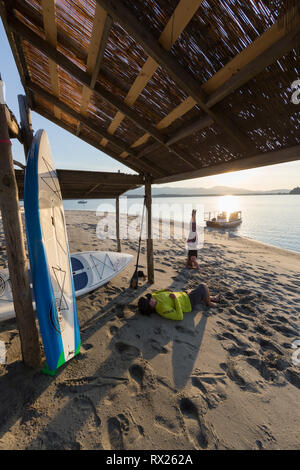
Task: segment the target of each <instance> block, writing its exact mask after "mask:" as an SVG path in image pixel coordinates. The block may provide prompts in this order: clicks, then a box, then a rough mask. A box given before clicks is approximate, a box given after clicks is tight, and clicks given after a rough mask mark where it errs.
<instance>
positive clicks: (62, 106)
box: [26, 82, 162, 174]
mask: <svg viewBox="0 0 300 470" xmlns="http://www.w3.org/2000/svg"><path fill="white" fill-rule="evenodd" d="M26 88H28V89H30V90H32V91H33V92H34V93H37V94H38V95H40V96H41V97H43V98H44V99H45V100H47V101H49V102H50V103H51V102H52V103H53V104H54V105H55V106H56V107H57V108H58V109H60V110H61V111H63V112H64V113H66V114H69V115H70V116H72V117H73V118H75V119H76V120H77V121H79V122H81V123H82V124H84V125H85V126H87V127H88V128H89V129H91V130H92V131H93V132H95V133H96V134H97V135H98V136H99V137H101V136H102V137H105V138H107V139H108V140H110V142H111V143H112V144H113V145H115V146H116V147H118V148H119V149H120V150H122V151H126V152H128V153H130V155H131V156H132V157H136V155H135V153H134V151H133V150H132V149H130V148H129V147H127V146H126V143H124V142H123V141H121V140H120V139H118V138H116V137H115V136H113V135H109V134H108V133H107V132H106V130H105V129H103V128H101V127H100V126H99V125H97V124H95V123H94V122H92V121H91V120H90V119H89V118H86V117H84V116H83V115H81V114H79V113H78V112H77V111H75V110H74V109H73V108H71V107H70V106H68V105H67V104H65V103H63V102H62V101H60V100H59V99H58V98H56V97H55V96H53V95H51V94H50V93H48V92H47V91H46V90H44V89H43V88H41V87H40V86H39V85H36V84H35V83H33V82H27V84H26ZM140 163H142V165H143V166H144V169H147V171H150V170H151V173H153V172H155V173H156V174H157V173H159V174H161V173H162V171H158V170H157V169H156V167H155V165H152V166H151V167H150V166H148V165H147V164H146V163H145V164H144V163H143V162H139V165H140Z"/></svg>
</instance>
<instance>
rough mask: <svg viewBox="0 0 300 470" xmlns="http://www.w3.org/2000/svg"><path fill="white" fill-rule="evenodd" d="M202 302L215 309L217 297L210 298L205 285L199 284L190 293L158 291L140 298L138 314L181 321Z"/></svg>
mask: <svg viewBox="0 0 300 470" xmlns="http://www.w3.org/2000/svg"><path fill="white" fill-rule="evenodd" d="M202 301H204V303H205V304H206V305H207V306H208V307H216V306H217V305H216V303H215V302H219V296H216V297H211V295H210V292H209V288H208V286H207V284H204V283H203V284H199V286H198V287H196V288H195V289H193V290H192V291H190V292H172V291H171V290H166V289H162V290H158V291H155V292H152V294H147V295H146V297H141V298H140V299H139V301H138V309H139V312H140V313H141V314H143V315H150V314H151V313H153V312H156V313H158V314H159V315H161V316H162V317H164V318H168V319H169V320H183V314H184V313H187V312H191V311H192V310H193V309H194V307H195V306H196V305H197V304H199V303H201V302H202Z"/></svg>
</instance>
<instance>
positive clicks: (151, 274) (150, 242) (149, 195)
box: [145, 180, 154, 284]
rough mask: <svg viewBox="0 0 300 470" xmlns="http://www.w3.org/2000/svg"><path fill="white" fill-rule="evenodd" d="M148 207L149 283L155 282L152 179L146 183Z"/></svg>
mask: <svg viewBox="0 0 300 470" xmlns="http://www.w3.org/2000/svg"><path fill="white" fill-rule="evenodd" d="M145 196H146V209H147V275H148V282H149V284H154V262H153V239H152V189H151V181H150V180H146V183H145Z"/></svg>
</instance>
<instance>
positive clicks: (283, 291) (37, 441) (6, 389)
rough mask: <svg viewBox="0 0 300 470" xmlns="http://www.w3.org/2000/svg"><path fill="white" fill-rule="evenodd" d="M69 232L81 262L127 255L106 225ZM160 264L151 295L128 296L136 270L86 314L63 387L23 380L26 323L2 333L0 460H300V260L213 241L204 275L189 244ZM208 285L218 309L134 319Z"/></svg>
mask: <svg viewBox="0 0 300 470" xmlns="http://www.w3.org/2000/svg"><path fill="white" fill-rule="evenodd" d="M112 217H113V216H112ZM112 220H113V219H112ZM66 221H67V229H68V236H69V244H70V251H71V252H75V251H87V250H112V251H115V250H116V247H117V244H116V241H115V240H111V239H104V240H99V238H98V237H97V234H96V225H97V223H98V221H99V217H98V218H97V217H96V215H95V212H89V211H82V212H80V211H67V212H66ZM0 228H1V231H0V237H1V240H0V246H1V250H0V268H1V267H5V266H6V253H5V248H4V246H3V245H4V243H5V242H4V238H3V230H2V226H1V224H0ZM137 244H138V241H137V240H122V250H123V251H124V252H128V253H131V254H134V255H135V254H136V249H137ZM154 259H155V284H154V285H151V286H150V285H149V284H147V282H145V283H143V282H141V283H140V287H139V289H138V290H132V289H130V288H129V280H130V277H131V275H132V273H133V270H134V263H132V264H131V265H130V266H129V267H127V268H126V270H125V271H123V272H122V273H121V274H120V275H119V276H118V277H116V278H114V279H113V280H112V281H110V282H109V283H108V284H107V285H106V286H103V287H100V288H99V289H98V290H96V291H94V292H91V293H90V294H88V295H86V296H84V297H82V298H80V299H79V300H78V315H79V323H80V330H81V340H82V346H81V352H80V354H79V355H78V356H76V358H75V359H73V360H72V361H70V362H69V363H68V364H67V365H65V366H63V367H62V368H61V369H60V370H59V371H58V373H57V375H56V377H49V376H46V375H43V374H42V373H41V372H40V371H34V370H30V369H28V368H26V367H24V366H23V364H22V360H21V352H20V344H19V337H18V330H17V325H16V321H15V320H9V321H7V322H4V323H0V340H1V341H4V342H5V345H6V349H7V357H6V364H5V365H0V396H1V403H0V449H105V450H120V449H125V450H133V449H145V450H148V449H150V450H152V449H156V450H167V449H169V450H174V449H175V450H177V449H178V450H183V449H186V450H190V449H197V450H204V449H212V450H214V449H220V450H222V449H253V450H254V449H255V450H256V449H268V450H269V449H276V450H279V449H299V442H300V411H299V389H300V364H296V363H295V360H293V357H294V358H295V351H296V350H295V349H294V348H293V344H292V343H293V341H295V340H296V339H300V321H299V313H300V276H299V266H300V254H297V253H293V252H288V251H284V250H281V249H278V248H275V247H271V246H268V245H264V244H261V243H259V242H255V241H253V240H249V239H243V238H240V237H236V236H232V235H230V234H229V233H228V232H225V231H213V230H205V237H204V246H203V248H202V249H201V250H200V251H199V257H198V259H199V264H200V271H199V272H198V271H196V270H190V269H187V268H185V240H183V239H163V240H154ZM140 266H141V269H143V270H144V272H146V271H147V268H146V256H145V242H143V243H142V252H141V257H140ZM200 282H206V283H207V284H208V285H209V288H210V290H211V292H212V294H217V293H220V294H221V300H220V304H219V306H218V307H217V308H211V309H209V308H207V307H206V306H205V305H202V306H199V309H197V311H193V312H191V313H187V314H185V315H184V319H183V321H179V322H176V321H171V320H166V319H163V318H161V317H160V316H159V315H157V314H153V315H151V316H150V317H144V316H142V315H140V314H139V313H138V312H137V302H138V299H139V297H140V296H141V295H144V294H145V293H147V292H151V291H152V290H158V289H162V288H170V289H172V290H173V291H181V290H188V289H192V288H194V287H196V286H197V285H198V284H199V283H200ZM293 354H294V356H293ZM299 359H300V354H299Z"/></svg>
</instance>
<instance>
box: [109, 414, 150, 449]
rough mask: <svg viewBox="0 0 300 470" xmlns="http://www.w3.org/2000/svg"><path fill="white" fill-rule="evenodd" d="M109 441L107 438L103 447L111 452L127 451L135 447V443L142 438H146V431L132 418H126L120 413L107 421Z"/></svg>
mask: <svg viewBox="0 0 300 470" xmlns="http://www.w3.org/2000/svg"><path fill="white" fill-rule="evenodd" d="M106 430H107V439H108V442H107V443H105V440H106V439H105V437H104V442H103V447H104V448H105V449H108V448H110V449H111V450H125V449H128V448H129V447H130V448H132V446H134V442H135V441H136V440H137V439H139V438H140V437H141V436H144V429H143V427H142V426H140V425H137V424H136V423H135V422H134V419H133V417H132V416H130V417H129V416H126V415H125V414H123V413H119V414H118V415H117V416H112V417H111V418H109V419H108V420H107V427H106Z"/></svg>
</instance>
